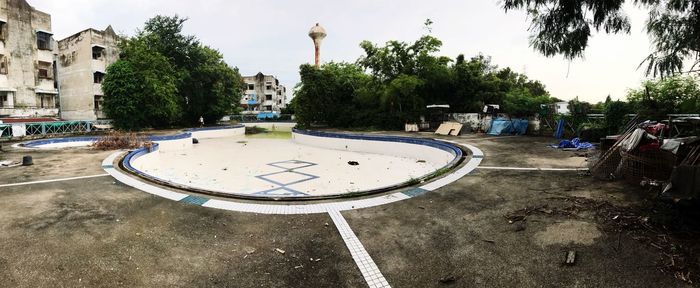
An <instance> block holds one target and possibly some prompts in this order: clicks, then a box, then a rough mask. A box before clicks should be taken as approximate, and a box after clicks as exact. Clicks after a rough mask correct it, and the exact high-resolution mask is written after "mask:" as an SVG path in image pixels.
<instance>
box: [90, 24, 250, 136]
mask: <svg viewBox="0 0 700 288" xmlns="http://www.w3.org/2000/svg"><path fill="white" fill-rule="evenodd" d="M185 21H186V19H183V18H180V17H178V16H174V17H166V16H156V17H154V18H152V19H150V20H148V22H146V24H145V26H144V29H143V30H141V31H139V32H138V33H137V35H136V36H134V37H131V38H125V39H123V41H122V43H121V47H120V48H121V52H120V59H119V60H117V62H115V63H114V64H112V65H111V66H110V67H109V68H108V69H107V75H106V77H105V80H104V82H103V84H102V86H103V89H104V92H105V96H106V97H105V103H104V106H105V112H106V113H107V115H108V116H109V117H110V118H112V119H113V120H114V125H115V126H116V127H118V128H122V129H130V130H133V129H139V128H143V127H167V126H170V125H191V124H194V123H197V120H198V119H199V117H200V116H202V117H204V120H205V122H206V123H212V122H215V121H217V120H218V119H221V117H223V116H224V115H227V114H229V113H231V112H232V111H233V109H234V108H235V107H236V106H237V105H238V102H239V101H240V97H241V93H242V89H243V79H242V78H241V76H240V74H239V72H238V69H237V68H232V67H230V66H228V65H227V64H226V63H225V62H224V61H223V56H222V55H221V53H219V52H218V51H216V50H214V49H212V48H210V47H207V46H205V45H202V44H201V43H199V41H198V40H197V38H196V37H194V36H190V35H183V34H182V26H183V23H184V22H185Z"/></svg>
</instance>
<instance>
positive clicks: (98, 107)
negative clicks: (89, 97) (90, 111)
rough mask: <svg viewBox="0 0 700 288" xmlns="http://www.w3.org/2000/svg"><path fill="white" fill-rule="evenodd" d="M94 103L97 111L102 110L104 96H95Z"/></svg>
mask: <svg viewBox="0 0 700 288" xmlns="http://www.w3.org/2000/svg"><path fill="white" fill-rule="evenodd" d="M93 103H94V104H95V111H100V110H102V96H101V95H95V96H94V100H93Z"/></svg>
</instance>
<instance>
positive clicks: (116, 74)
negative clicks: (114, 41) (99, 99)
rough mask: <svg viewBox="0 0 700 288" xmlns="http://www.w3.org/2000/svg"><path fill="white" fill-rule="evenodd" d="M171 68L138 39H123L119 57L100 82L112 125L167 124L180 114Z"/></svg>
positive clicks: (105, 107) (119, 126) (128, 126)
mask: <svg viewBox="0 0 700 288" xmlns="http://www.w3.org/2000/svg"><path fill="white" fill-rule="evenodd" d="M173 74H174V71H173V69H172V67H171V65H170V63H169V62H168V59H167V58H166V57H165V56H163V55H161V54H159V53H157V52H155V51H152V50H151V49H148V46H147V45H145V43H144V42H143V41H140V40H138V39H133V40H125V41H124V42H122V45H121V54H120V59H119V60H117V61H116V62H115V63H113V64H112V65H110V66H109V67H108V68H107V75H106V76H105V79H104V81H103V83H102V90H103V91H104V93H105V100H104V101H105V102H104V109H105V113H106V114H107V116H109V117H110V118H111V119H113V121H114V125H115V127H117V128H119V129H126V130H137V129H141V128H143V127H158V128H162V127H167V126H169V125H172V124H173V123H175V122H176V121H177V120H178V119H179V116H180V105H179V101H178V100H179V99H178V97H177V94H176V93H177V86H176V85H175V81H176V79H175V77H174V76H173Z"/></svg>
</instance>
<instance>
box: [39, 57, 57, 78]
mask: <svg viewBox="0 0 700 288" xmlns="http://www.w3.org/2000/svg"><path fill="white" fill-rule="evenodd" d="M38 66H39V67H38V68H39V73H38V75H37V76H38V77H39V79H53V67H52V65H51V62H44V61H39V65H38Z"/></svg>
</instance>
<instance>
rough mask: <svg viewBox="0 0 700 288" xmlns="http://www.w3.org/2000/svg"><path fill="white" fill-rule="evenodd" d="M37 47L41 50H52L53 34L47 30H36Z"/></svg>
mask: <svg viewBox="0 0 700 288" xmlns="http://www.w3.org/2000/svg"><path fill="white" fill-rule="evenodd" d="M36 47H37V48H39V50H51V34H49V33H46V32H41V31H39V32H36Z"/></svg>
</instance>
